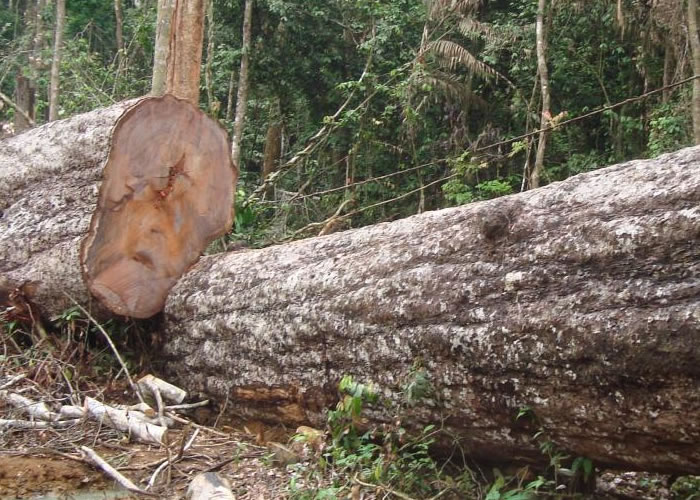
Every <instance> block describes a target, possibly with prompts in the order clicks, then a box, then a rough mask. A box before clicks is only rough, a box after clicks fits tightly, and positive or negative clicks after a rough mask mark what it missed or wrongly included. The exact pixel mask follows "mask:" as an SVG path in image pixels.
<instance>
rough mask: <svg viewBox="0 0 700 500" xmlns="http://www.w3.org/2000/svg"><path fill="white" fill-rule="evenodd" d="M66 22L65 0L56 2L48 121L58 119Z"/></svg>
mask: <svg viewBox="0 0 700 500" xmlns="http://www.w3.org/2000/svg"><path fill="white" fill-rule="evenodd" d="M65 20H66V0H56V33H55V35H54V43H53V60H52V62H51V86H50V89H49V121H50V122H52V121H54V120H56V119H57V118H58V93H59V90H60V83H61V80H60V77H61V55H62V53H63V28H64V25H65Z"/></svg>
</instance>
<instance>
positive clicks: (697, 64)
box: [688, 0, 700, 144]
mask: <svg viewBox="0 0 700 500" xmlns="http://www.w3.org/2000/svg"><path fill="white" fill-rule="evenodd" d="M688 36H689V37H690V48H691V51H692V57H693V74H694V75H695V76H696V77H698V76H700V37H699V36H698V5H697V0H688ZM693 135H694V137H695V144H700V78H696V79H695V80H693Z"/></svg>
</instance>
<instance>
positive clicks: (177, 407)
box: [163, 399, 209, 411]
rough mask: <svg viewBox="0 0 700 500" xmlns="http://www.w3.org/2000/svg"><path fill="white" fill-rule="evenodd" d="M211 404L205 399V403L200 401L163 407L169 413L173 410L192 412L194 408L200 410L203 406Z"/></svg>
mask: <svg viewBox="0 0 700 500" xmlns="http://www.w3.org/2000/svg"><path fill="white" fill-rule="evenodd" d="M208 404H209V400H208V399H205V400H204V401H199V402H197V403H185V404H181V405H166V406H164V407H163V409H164V410H167V411H173V410H191V409H192V408H199V407H201V406H207V405H208Z"/></svg>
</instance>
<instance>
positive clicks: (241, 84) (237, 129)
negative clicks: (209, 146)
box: [231, 0, 253, 166]
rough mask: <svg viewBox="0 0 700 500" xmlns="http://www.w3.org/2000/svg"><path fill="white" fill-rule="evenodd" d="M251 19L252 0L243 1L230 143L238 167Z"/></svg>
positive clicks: (244, 111)
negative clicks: (241, 34) (239, 63)
mask: <svg viewBox="0 0 700 500" xmlns="http://www.w3.org/2000/svg"><path fill="white" fill-rule="evenodd" d="M252 17H253V0H246V1H245V11H244V14H243V54H242V55H241V71H240V73H239V74H238V96H237V98H236V119H235V121H234V124H233V140H232V141H231V158H232V159H233V164H234V165H236V166H238V164H239V162H240V161H241V139H242V137H243V127H244V125H245V114H246V107H247V105H248V83H249V82H248V63H249V59H250V37H251V28H252V26H251V25H252Z"/></svg>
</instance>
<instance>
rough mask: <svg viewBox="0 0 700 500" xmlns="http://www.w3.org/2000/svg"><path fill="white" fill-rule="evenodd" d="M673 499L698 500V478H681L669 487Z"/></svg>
mask: <svg viewBox="0 0 700 500" xmlns="http://www.w3.org/2000/svg"><path fill="white" fill-rule="evenodd" d="M671 492H672V493H673V498H676V499H678V500H697V499H700V476H681V477H679V478H677V479H676V480H675V481H674V482H673V486H671Z"/></svg>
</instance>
